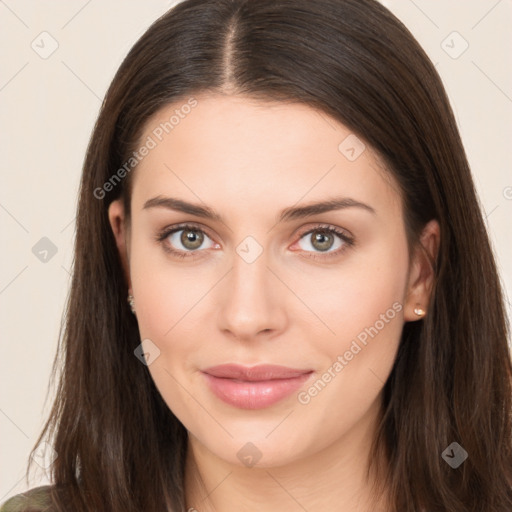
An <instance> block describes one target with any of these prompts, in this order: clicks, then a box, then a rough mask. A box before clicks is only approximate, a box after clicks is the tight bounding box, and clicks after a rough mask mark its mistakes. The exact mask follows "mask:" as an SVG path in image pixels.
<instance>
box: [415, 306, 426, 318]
mask: <svg viewBox="0 0 512 512" xmlns="http://www.w3.org/2000/svg"><path fill="white" fill-rule="evenodd" d="M414 313H415V314H416V315H418V316H419V317H422V316H425V313H426V311H425V310H424V309H423V308H422V307H421V305H420V304H417V305H416V307H415V308H414Z"/></svg>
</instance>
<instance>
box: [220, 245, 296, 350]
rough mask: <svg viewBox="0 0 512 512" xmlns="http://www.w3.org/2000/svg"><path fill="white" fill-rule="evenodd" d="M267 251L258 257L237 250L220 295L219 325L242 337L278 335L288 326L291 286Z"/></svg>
mask: <svg viewBox="0 0 512 512" xmlns="http://www.w3.org/2000/svg"><path fill="white" fill-rule="evenodd" d="M268 260H269V258H268V257H267V252H265V250H263V252H262V253H261V254H260V255H259V256H258V257H257V258H256V259H255V260H254V261H251V258H247V257H246V254H244V253H243V252H242V251H241V252H240V253H238V252H236V251H235V252H234V253H233V259H232V262H233V263H232V268H231V269H230V270H229V271H228V274H227V275H226V276H225V278H224V279H223V285H222V287H221V288H220V292H219V294H218V295H217V297H216V299H218V304H217V305H216V307H217V308H218V310H219V311H218V316H217V318H218V323H219V325H218V326H219V329H220V330H221V331H222V332H224V333H225V334H228V335H230V336H231V337H232V338H234V339H237V340H240V341H251V340H256V339H257V338H258V337H261V336H264V337H265V338H266V339H268V338H269V337H275V336H276V335H278V333H280V332H282V330H283V329H285V327H286V322H287V317H286V313H285V303H286V297H285V296H284V294H286V293H289V291H288V290H287V288H286V287H285V286H284V285H283V284H282V283H281V281H280V280H279V279H278V278H277V277H276V275H275V274H276V271H275V270H274V269H270V267H269V263H270V262H269V261H268Z"/></svg>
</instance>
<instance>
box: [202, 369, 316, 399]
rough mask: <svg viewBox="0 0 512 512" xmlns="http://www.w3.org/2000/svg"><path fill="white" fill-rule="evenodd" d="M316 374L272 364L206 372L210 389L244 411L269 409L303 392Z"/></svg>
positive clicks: (307, 370)
mask: <svg viewBox="0 0 512 512" xmlns="http://www.w3.org/2000/svg"><path fill="white" fill-rule="evenodd" d="M312 373H313V370H310V369H296V368H288V367H286V366H277V365H269V364H263V365H258V366H250V367H249V366H242V365H238V364H222V365H219V366H213V367H211V368H207V369H206V370H203V375H204V376H205V378H206V381H207V383H208V386H209V388H210V390H211V391H212V392H213V393H214V394H215V395H216V396H217V397H218V398H220V399H221V400H223V401H224V402H226V403H228V404H230V405H233V406H234V407H238V408H240V409H263V408H265V407H269V406H271V405H273V404H275V403H277V402H279V401H281V400H283V399H284V398H286V397H287V396H289V395H290V394H291V393H293V392H294V391H296V390H297V389H299V388H300V387H301V386H302V385H303V384H304V382H305V381H306V380H308V379H309V378H310V376H311V374H312Z"/></svg>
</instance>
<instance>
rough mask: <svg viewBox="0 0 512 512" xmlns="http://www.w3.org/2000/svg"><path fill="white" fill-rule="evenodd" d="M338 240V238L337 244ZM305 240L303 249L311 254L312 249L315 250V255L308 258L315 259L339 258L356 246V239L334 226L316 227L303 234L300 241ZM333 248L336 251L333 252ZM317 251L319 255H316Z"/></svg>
mask: <svg viewBox="0 0 512 512" xmlns="http://www.w3.org/2000/svg"><path fill="white" fill-rule="evenodd" d="M308 235H309V236H308ZM336 238H338V242H337V243H336ZM303 239H304V240H305V241H306V244H305V245H306V247H304V246H303V247H302V249H303V250H306V251H308V252H310V248H313V254H309V255H308V256H307V257H308V258H313V259H322V258H330V257H334V256H339V255H340V254H341V253H342V252H344V251H345V250H346V249H347V248H349V247H351V246H352V245H354V239H353V238H352V237H351V236H350V235H349V234H348V233H347V232H345V231H344V230H342V229H340V228H336V227H334V226H316V227H314V228H313V229H310V230H309V231H307V232H306V233H303V234H302V235H301V238H300V240H303ZM300 240H299V242H300ZM333 248H334V250H331V249H333ZM315 251H319V253H318V252H316V253H315ZM322 253H323V254H322Z"/></svg>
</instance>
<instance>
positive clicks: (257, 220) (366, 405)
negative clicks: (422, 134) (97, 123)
mask: <svg viewBox="0 0 512 512" xmlns="http://www.w3.org/2000/svg"><path fill="white" fill-rule="evenodd" d="M196 98H197V100H198V105H197V107H196V108H194V109H193V110H192V111H191V113H190V114H188V115H187V116H186V117H185V118H184V119H182V120H180V122H179V124H178V125H176V126H175V127H174V129H173V130H172V131H171V132H170V133H169V134H167V135H166V136H165V137H164V138H163V140H162V141H161V142H159V144H158V145H157V146H156V147H155V148H154V149H152V150H151V151H150V152H149V154H148V155H147V156H145V158H144V159H143V160H142V161H141V163H140V164H139V165H138V167H137V169H136V171H134V172H135V174H134V176H133V179H134V182H133V195H132V199H131V208H132V217H131V222H130V223H129V224H128V223H127V222H126V218H125V215H124V210H123V205H122V202H121V201H120V200H117V201H114V202H113V203H112V204H111V205H110V207H109V219H110V223H111V226H112V230H113V233H114V236H115V238H116V242H117V246H118V249H119V253H120V255H121V260H122V264H123V267H124V270H125V274H126V278H127V282H128V283H129V288H130V292H131V293H132V295H133V296H134V298H135V308H136V315H137V320H138V325H139V329H140V336H141V340H144V339H147V338H148V339H150V340H151V341H152V342H153V343H154V345H155V346H157V347H158V349H159V350H160V353H159V355H158V357H157V358H156V359H155V360H154V361H153V362H152V363H151V364H149V366H148V369H149V371H150V373H151V376H152V378H153V379H154V382H155V384H156V386H157V388H158V389H159V391H160V393H161V394H162V397H163V399H164V400H165V402H166V403H167V404H168V406H169V408H170V409H171V410H172V411H173V412H174V414H175V415H176V416H177V417H178V418H179V420H180V421H181V422H182V423H183V424H184V425H185V427H186V428H187V430H188V431H189V450H188V458H187V469H186V478H185V489H186V499H187V510H188V509H189V508H192V509H193V510H194V509H195V510H198V511H199V512H203V511H211V510H217V511H223V512H231V511H235V510H236V511H238V512H239V511H256V510H257V511H259V512H261V511H267V510H268V511H275V510H287V511H295V510H296V511H303V510H304V509H306V510H308V511H326V510H327V511H329V510H334V509H336V510H343V511H346V512H355V511H364V510H369V508H368V506H369V492H370V482H368V481H367V480H366V478H365V470H366V464H367V462H368V461H367V456H368V450H369V447H370V442H371V440H372V438H373V435H374V431H375V423H376V421H377V417H378V413H379V407H380V403H381V400H382V389H383V386H384V383H385V381H386V379H387V377H388V376H389V374H390V372H391V370H392V366H393V362H394V359H395V356H396V353H397V349H398V344H399V339H400V334H401V331H402V328H403V325H404V323H405V322H409V321H417V320H418V319H419V317H418V315H416V314H415V313H414V308H415V307H416V306H417V305H421V306H422V307H423V309H426V304H428V297H429V294H430V292H431V288H432V280H433V272H432V269H431V266H430V264H429V261H428V257H427V255H430V257H433V258H435V256H436V254H437V250H438V246H439V236H440V235H439V225H438V223H437V222H436V221H431V222H430V223H428V224H427V225H426V226H425V229H424V231H423V233H422V235H421V243H422V245H423V247H424V249H425V250H424V251H421V250H416V249H415V250H414V251H412V253H411V254H409V252H408V247H407V239H406V234H405V228H404V218H403V214H402V199H401V196H400V193H399V188H398V186H397V184H396V183H395V181H394V179H393V178H392V177H391V176H390V174H389V173H388V172H386V170H385V169H384V168H383V167H382V164H381V163H380V161H379V159H378V157H377V155H375V154H374V153H373V152H372V151H371V148H369V146H368V145H367V146H366V149H365V150H364V151H363V152H362V154H361V155H360V156H359V157H358V158H357V159H356V160H354V161H350V160H349V159H347V158H346V156H345V155H344V154H343V153H342V152H340V151H339V149H338V146H339V145H340V143H341V142H342V141H343V140H344V139H345V138H346V137H347V136H348V135H350V134H351V132H350V130H349V129H348V128H346V127H345V126H344V125H342V124H341V123H339V122H338V121H336V120H334V119H332V118H330V117H329V116H327V115H326V114H324V113H322V112H319V111H317V110H314V109H312V108H311V107H309V106H306V105H303V104H299V103H275V102H274V103H267V102H261V101H255V100H251V99H249V98H247V97H242V96H229V95H226V96H224V95H206V94H204V95H200V96H196ZM184 103H185V102H177V103H175V104H172V105H169V106H168V107H166V108H164V109H162V110H161V111H159V112H158V113H157V114H156V115H155V116H154V117H153V118H152V119H150V120H149V122H148V123H147V124H146V127H145V130H144V133H143V134H142V136H141V138H140V140H141V141H145V140H146V139H147V137H148V136H149V135H151V133H152V130H154V128H155V127H156V126H158V124H159V123H160V122H164V121H166V120H168V119H169V117H170V116H171V115H172V113H173V112H174V110H175V109H176V108H180V106H181V105H182V104H184ZM156 196H172V197H176V198H180V199H182V200H185V201H190V202H194V203H199V204H201V205H203V206H204V205H208V206H210V207H211V208H213V209H215V210H216V211H217V212H219V213H220V214H221V215H222V216H223V217H224V220H225V222H224V223H223V222H219V221H216V220H210V219H203V218H201V217H196V216H195V215H190V214H185V213H180V212H176V211H173V210H169V209H166V208H162V207H155V208H148V209H144V208H143V205H144V203H145V202H146V201H147V200H148V199H151V198H153V197H156ZM334 196H344V197H350V198H352V199H355V200H357V201H360V202H362V203H365V204H367V205H369V206H371V208H373V209H374V210H375V213H371V212H369V211H367V210H365V209H363V208H357V207H349V208H345V209H340V210H337V211H329V212H324V213H321V214H316V215H314V216H312V217H309V218H303V219H295V220H291V221H287V222H283V223H277V219H278V215H279V213H280V212H281V210H283V209H284V208H287V207H291V206H297V205H300V206H303V205H305V204H308V203H312V202H317V201H321V200H326V199H328V198H332V197H334ZM182 222H193V223H195V224H197V225H199V227H201V228H202V229H204V233H205V236H204V240H203V243H202V245H200V246H199V248H198V249H197V248H196V249H194V247H197V245H196V246H194V245H193V244H189V245H188V246H187V245H183V243H182V242H180V235H181V234H182V232H178V233H177V234H176V233H175V234H174V235H169V237H167V239H166V241H164V242H157V241H156V240H155V238H156V234H157V233H158V232H159V231H161V230H163V229H164V228H166V227H172V226H175V225H177V224H179V223H182ZM319 224H320V225H322V224H324V225H329V226H334V227H338V228H341V229H343V230H345V231H347V232H348V233H350V235H352V236H353V238H354V240H355V243H354V245H353V246H347V245H346V244H345V245H344V242H343V240H341V239H340V238H338V237H337V235H333V238H332V240H331V246H330V247H329V244H328V242H327V244H326V245H325V246H324V247H326V248H327V249H325V250H326V251H327V252H331V253H334V252H335V251H336V250H337V249H338V248H339V247H342V246H344V250H343V252H341V253H340V254H339V255H337V256H334V257H331V258H329V257H328V255H327V254H326V253H325V252H322V245H321V244H318V243H316V244H315V242H314V234H315V233H310V234H306V235H303V233H306V232H307V231H308V230H309V229H313V228H317V226H318V225H319ZM318 229H320V228H318ZM249 235H250V236H251V237H253V238H254V239H255V240H256V241H257V243H258V244H259V246H260V247H261V249H262V253H261V255H260V256H259V257H258V258H257V259H256V260H255V261H253V262H252V263H248V262H247V261H246V260H244V258H242V257H241V256H240V255H239V254H238V253H237V251H236V249H237V247H238V246H239V245H240V244H241V242H242V241H244V239H245V238H246V237H247V236H249ZM164 243H167V245H168V246H171V247H174V249H175V250H178V251H179V250H181V251H187V250H189V251H190V250H191V249H190V247H192V250H195V251H196V255H195V257H191V258H188V259H187V258H178V257H175V256H172V255H171V254H169V253H168V252H166V251H165V250H164V248H163V247H164V246H163V244H164ZM242 245H243V244H242ZM251 250H252V249H251ZM308 255H309V256H310V255H317V256H318V257H319V258H318V259H312V258H308ZM393 304H395V308H396V309H399V311H396V310H395V313H396V314H395V315H394V318H392V319H388V322H386V323H385V325H384V327H383V328H381V329H380V330H378V334H377V335H375V336H374V337H373V338H369V339H368V342H367V345H366V346H362V349H361V350H360V351H359V352H358V353H357V355H354V356H353V358H352V359H351V360H350V361H346V362H347V365H346V366H344V368H343V370H342V371H339V372H338V373H336V372H334V374H335V377H333V378H331V380H330V382H328V384H327V385H326V386H325V387H324V388H323V389H322V390H321V391H320V392H319V393H317V394H316V396H313V397H311V400H310V401H309V402H308V403H306V404H304V403H300V402H299V400H298V398H297V393H292V395H290V396H289V397H287V398H285V399H284V400H282V401H280V402H278V403H277V404H275V405H272V406H270V407H267V408H264V409H259V410H245V409H239V408H236V407H234V406H232V405H229V404H226V403H224V402H223V401H221V400H219V399H218V398H217V397H216V396H215V395H213V394H212V393H211V391H210V390H209V388H208V387H207V385H206V382H205V378H204V375H203V374H202V373H201V372H200V370H201V369H205V368H207V367H209V366H213V365H217V364H222V363H229V362H237V363H241V364H245V365H248V366H253V365H256V364H260V363H271V364H280V365H284V366H289V367H293V368H303V369H312V370H314V373H313V375H312V377H311V378H310V380H308V381H307V382H306V383H305V384H304V386H303V387H302V390H303V391H304V390H305V391H306V392H307V390H308V389H309V388H310V387H311V385H312V384H313V383H314V382H316V381H317V380H318V379H319V378H320V377H321V376H322V375H323V374H324V372H326V371H328V369H329V368H331V375H332V373H333V370H332V366H333V363H334V362H335V361H336V360H337V358H338V356H339V355H343V354H345V353H346V351H347V350H349V349H350V347H351V343H352V342H353V340H354V339H356V337H357V336H358V334H360V333H361V332H362V331H364V329H365V327H369V326H374V325H375V324H376V321H378V320H379V318H382V317H381V315H382V314H384V315H385V314H386V311H388V310H389V309H390V308H391V309H393ZM397 304H398V308H397ZM427 314H428V312H427ZM386 318H387V317H386ZM359 345H361V344H359ZM248 442H251V443H253V444H254V445H255V446H256V447H257V449H258V450H259V452H260V453H261V458H260V460H259V461H258V463H257V464H256V465H254V466H253V467H248V466H246V465H244V463H242V462H241V460H240V459H239V458H238V457H237V453H238V452H239V450H241V449H242V447H244V446H245V445H246V443H248ZM245 449H246V450H248V448H245ZM206 496H207V497H206ZM205 497H206V498H205ZM373 510H382V511H384V510H387V508H386V504H385V500H384V499H383V500H382V501H381V502H380V504H379V505H378V507H377V508H375V509H373Z"/></svg>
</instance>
